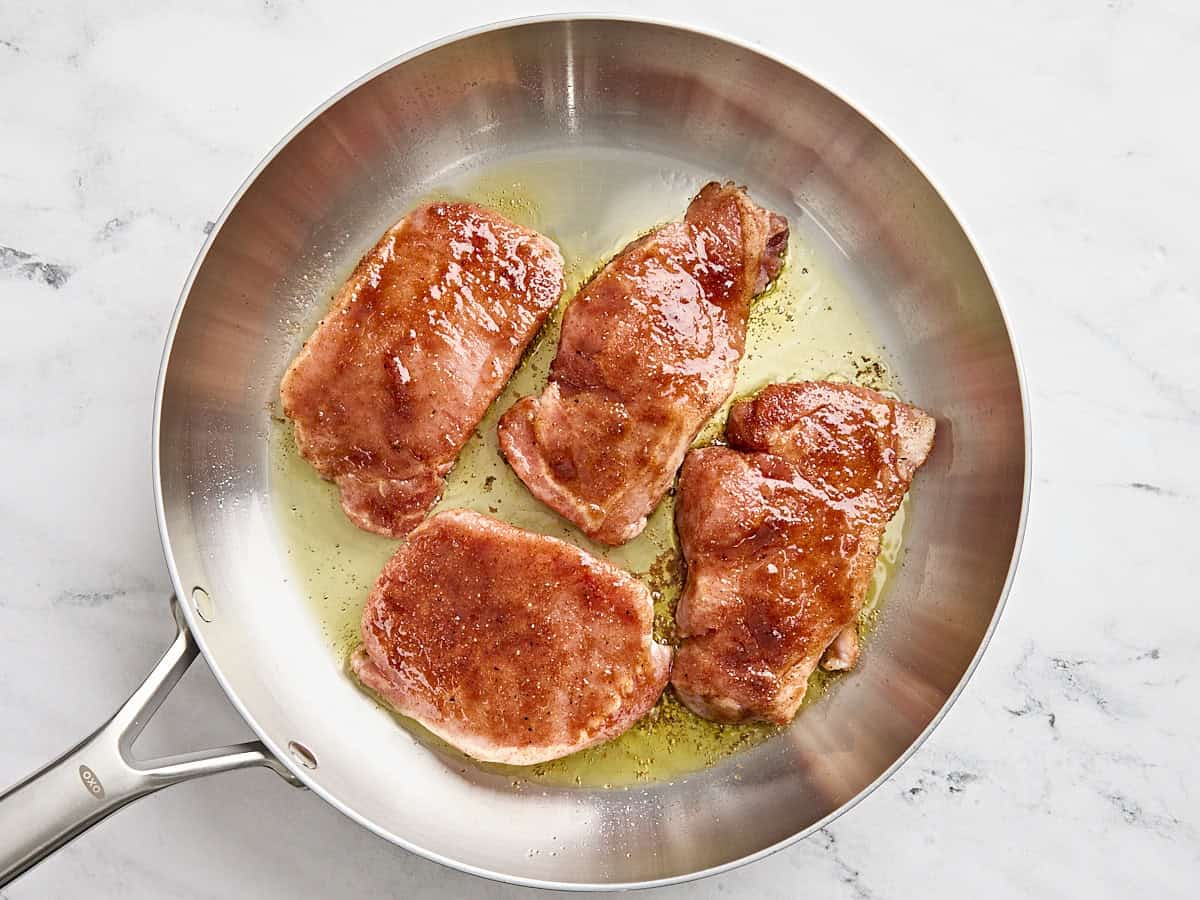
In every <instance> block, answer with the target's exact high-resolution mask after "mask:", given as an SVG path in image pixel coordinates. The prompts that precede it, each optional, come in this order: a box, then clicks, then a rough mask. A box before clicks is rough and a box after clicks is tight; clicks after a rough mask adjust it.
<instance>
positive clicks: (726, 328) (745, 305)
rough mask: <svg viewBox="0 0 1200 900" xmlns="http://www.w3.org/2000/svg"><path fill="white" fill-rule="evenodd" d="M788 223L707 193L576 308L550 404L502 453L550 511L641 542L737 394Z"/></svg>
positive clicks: (544, 402)
mask: <svg viewBox="0 0 1200 900" xmlns="http://www.w3.org/2000/svg"><path fill="white" fill-rule="evenodd" d="M787 239H788V225H787V221H786V220H785V219H783V218H782V217H781V216H778V215H775V214H774V213H770V212H768V211H766V210H764V209H762V208H760V207H759V206H756V205H755V204H754V203H753V202H752V201H751V200H750V198H749V197H748V196H747V195H746V192H745V191H744V190H743V189H742V188H739V187H736V186H734V185H732V184H726V185H724V186H722V185H719V184H717V183H716V182H712V183H711V184H708V185H706V186H705V187H704V188H703V189H702V190H701V191H700V193H699V194H697V195H696V198H695V199H694V200H693V201H692V202H691V205H690V206H689V207H688V210H687V215H686V216H685V217H684V220H683V221H682V222H675V223H672V224H670V225H664V226H663V227H661V228H659V229H657V230H656V231H653V232H651V233H650V234H649V235H647V236H645V237H643V238H641V239H639V240H637V241H634V242H633V243H632V244H630V245H629V246H627V247H626V248H625V249H624V250H622V251H621V252H620V254H618V255H617V256H616V257H615V258H614V259H613V260H612V261H611V262H609V263H608V265H607V266H605V267H604V269H602V270H601V271H600V272H599V273H598V274H597V275H596V276H595V277H594V278H592V280H591V281H589V282H588V283H587V285H585V286H584V288H583V289H582V290H581V291H580V292H579V295H578V296H577V297H576V298H575V299H574V300H573V301H571V305H570V306H569V307H568V308H567V312H566V315H565V316H564V318H563V326H562V336H561V338H560V339H559V344H558V355H557V356H556V357H555V360H554V364H553V366H552V367H551V370H550V381H549V384H548V385H547V386H546V389H545V391H544V392H543V393H542V395H541V396H540V397H525V398H524V399H522V400H520V401H519V402H518V403H517V404H516V405H514V406H513V407H512V409H510V410H509V411H508V412H507V413H505V414H504V417H503V418H502V419H501V420H500V447H501V449H502V451H503V453H504V456H505V457H506V458H507V459H508V462H509V464H510V465H511V466H512V467H513V469H514V470H515V471H516V473H517V475H518V476H520V478H521V480H522V481H524V482H525V484H526V485H528V487H529V489H530V491H532V492H533V494H534V496H536V497H537V498H538V499H539V500H541V501H542V502H543V503H545V504H547V505H548V506H550V507H551V508H552V509H554V510H555V511H556V512H558V513H559V514H560V515H562V516H564V517H565V518H567V519H569V520H570V521H572V522H574V523H575V524H576V525H578V526H579V527H580V528H581V529H582V530H583V531H584V532H585V533H586V534H588V535H589V536H590V537H593V538H595V539H596V540H598V541H602V542H604V543H606V544H621V543H624V542H625V541H628V540H630V539H631V538H633V537H635V536H637V535H638V534H639V533H640V532H641V530H642V529H643V528H644V527H645V525H646V517H647V515H649V513H650V512H651V511H652V510H653V509H654V507H655V505H656V504H657V503H658V501H659V500H661V499H662V496H663V494H664V493H665V492H666V490H667V488H668V487H670V484H671V480H672V479H673V478H674V477H675V471H676V470H677V469H678V468H679V464H680V462H682V461H683V455H684V453H686V452H687V448H688V445H689V444H690V443H691V442H692V441H693V440H694V439H695V437H696V434H697V432H699V430H700V428H701V427H702V426H703V425H704V423H705V422H706V421H707V420H708V419H709V417H710V416H712V414H713V413H714V412H716V410H717V408H718V407H719V406H720V405H721V404H722V403H724V402H725V400H726V399H727V398H728V397H729V394H730V392H731V391H732V390H733V384H734V379H735V377H736V376H737V366H738V362H739V361H740V359H741V356H742V350H743V347H744V345H745V339H746V316H747V314H748V312H749V308H750V301H751V299H752V298H753V297H754V296H755V295H756V294H758V293H760V292H761V291H762V290H763V289H764V288H765V287H766V285H767V283H768V282H769V281H770V280H771V279H772V278H774V277H775V276H776V275H777V274H778V273H779V270H780V267H781V266H782V255H783V253H784V250H785V248H786V246H787Z"/></svg>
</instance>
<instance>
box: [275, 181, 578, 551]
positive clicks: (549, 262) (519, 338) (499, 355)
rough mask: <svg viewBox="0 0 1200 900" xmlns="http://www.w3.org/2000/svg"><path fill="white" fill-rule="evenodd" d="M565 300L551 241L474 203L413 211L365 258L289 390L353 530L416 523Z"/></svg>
mask: <svg viewBox="0 0 1200 900" xmlns="http://www.w3.org/2000/svg"><path fill="white" fill-rule="evenodd" d="M562 289H563V262H562V256H561V254H560V253H559V251H558V248H557V247H556V246H555V245H554V244H553V243H552V242H551V241H549V240H548V239H546V238H545V237H542V236H541V235H540V234H538V233H537V232H535V231H531V230H530V229H528V228H522V227H521V226H519V225H516V224H515V223H513V222H510V221H508V220H507V219H505V218H504V217H503V216H500V215H498V214H497V213H494V212H492V211H491V210H488V209H484V208H482V207H479V206H474V205H472V204H469V203H445V202H439V203H429V204H426V205H424V206H421V207H418V208H417V209H415V210H413V212H411V213H409V214H408V215H407V216H405V217H404V218H403V219H401V220H400V221H399V222H398V223H396V225H394V226H393V227H392V228H391V229H390V230H389V231H388V232H387V233H386V234H385V235H384V236H383V237H382V238H381V239H380V241H379V243H378V244H376V245H375V247H374V248H373V249H372V250H371V251H370V252H369V253H367V255H366V256H364V257H363V258H362V261H361V262H359V264H358V267H357V268H356V269H355V270H354V274H353V275H351V276H350V279H349V281H347V282H346V284H345V285H344V286H343V287H342V289H341V290H340V291H339V292H338V294H337V296H336V297H335V298H334V302H333V307H332V309H330V311H329V314H328V315H327V316H326V317H325V319H324V321H322V322H321V324H320V326H319V327H318V328H317V330H316V331H315V332H314V333H313V335H312V337H310V338H309V339H308V342H307V343H306V344H305V345H304V349H303V350H302V351H301V352H300V354H299V355H298V356H297V357H296V359H295V361H294V362H293V363H292V365H291V367H290V368H289V369H288V371H287V374H286V375H284V377H283V385H282V388H281V390H280V394H281V396H282V398H283V411H284V414H285V415H286V416H287V417H288V418H290V419H292V420H293V421H294V422H295V423H296V444H297V446H298V447H299V449H300V453H301V455H303V456H304V458H305V459H307V460H308V461H309V462H310V463H312V465H313V466H314V467H315V468H316V470H317V471H318V472H320V473H321V475H322V476H324V477H325V478H328V479H331V480H333V481H336V482H337V484H338V487H339V488H341V494H342V508H343V509H344V510H345V512H346V515H347V516H348V517H349V518H350V520H351V521H352V522H354V524H355V525H357V526H358V527H359V528H364V529H366V530H367V531H374V532H377V533H379V534H385V535H389V536H391V537H400V536H402V535H404V534H406V533H407V532H408V531H409V530H410V529H411V528H413V526H415V525H416V524H417V523H418V522H420V521H421V519H422V518H423V517H424V516H425V513H426V511H427V510H428V509H429V507H430V506H432V505H433V503H434V502H435V501H436V500H437V498H438V495H439V494H440V493H441V490H442V485H443V483H444V479H445V476H446V473H447V472H449V471H450V468H451V466H453V464H454V460H455V458H456V457H457V456H458V452H459V450H461V449H462V446H463V444H464V443H466V441H467V439H468V438H469V437H470V436H471V433H472V432H473V431H474V429H475V426H476V425H478V424H479V420H480V419H481V418H483V414H484V413H485V412H486V411H487V408H488V406H489V405H490V404H491V402H492V401H493V400H494V399H495V398H496V395H497V394H499V393H500V391H501V390H502V389H503V387H504V385H505V383H506V382H507V381H508V379H509V376H511V375H512V372H513V369H514V368H515V367H516V365H517V363H518V361H519V360H520V358H521V354H522V353H523V352H524V350H525V347H526V346H527V345H528V344H529V342H530V340H531V339H532V338H533V336H534V335H535V334H537V331H538V329H539V328H541V326H542V323H543V322H544V321H545V319H546V316H547V315H548V314H549V312H550V310H551V309H553V308H554V305H555V304H556V303H557V302H558V300H559V297H560V296H561V294H562Z"/></svg>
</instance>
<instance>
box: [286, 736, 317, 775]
mask: <svg viewBox="0 0 1200 900" xmlns="http://www.w3.org/2000/svg"><path fill="white" fill-rule="evenodd" d="M287 746H288V752H289V753H291V754H292V759H294V760H296V762H298V763H300V765H302V766H304V768H306V769H315V768H316V767H317V758H316V757H315V756H314V755H313V752H312V751H311V750H309V749H308V748H307V747H305V746H304V745H303V744H301V743H300V742H299V741H288V745H287Z"/></svg>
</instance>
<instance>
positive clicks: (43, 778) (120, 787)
mask: <svg viewBox="0 0 1200 900" xmlns="http://www.w3.org/2000/svg"><path fill="white" fill-rule="evenodd" d="M171 612H172V613H173V614H174V616H175V625H176V628H177V629H178V633H177V634H176V636H175V641H174V642H173V643H172V644H171V646H170V648H169V649H168V650H167V652H166V653H165V654H164V655H163V658H162V659H160V660H159V661H158V665H156V666H155V667H154V670H153V671H152V672H151V673H150V674H149V675H148V676H147V677H146V680H145V681H144V682H143V683H142V685H141V686H140V687H139V688H138V689H137V690H136V691H134V692H133V695H132V696H131V697H130V698H129V699H128V700H126V701H125V703H124V704H123V705H122V706H121V708H120V709H119V710H117V712H116V714H115V715H114V716H113V717H112V718H111V719H109V720H108V722H106V723H105V724H104V725H102V726H101V727H100V728H99V729H98V730H97V731H96V732H95V733H94V734H92V735H91V737H88V738H86V739H84V740H83V741H82V742H80V743H79V744H78V745H76V746H75V747H73V748H72V749H70V750H68V751H67V752H66V753H64V754H63V755H62V756H60V757H59V758H58V759H56V760H55V761H54V762H52V763H50V764H49V765H47V766H45V767H43V768H42V769H39V770H38V771H37V772H34V773H33V774H32V775H30V776H29V777H28V778H26V779H25V780H24V781H22V782H21V783H20V784H17V785H14V786H13V787H11V788H9V789H8V790H7V791H5V792H4V793H3V794H0V888H2V887H4V886H5V885H6V884H8V883H9V882H10V881H12V880H13V879H15V878H16V877H17V876H19V875H21V874H22V873H24V872H25V871H27V870H28V869H30V868H32V867H33V866H34V865H36V864H37V863H39V862H41V861H42V860H43V859H45V858H46V857H47V856H49V855H50V854H51V853H53V852H54V851H55V850H58V849H59V848H60V847H62V846H63V845H64V844H66V843H68V842H69V841H71V840H73V839H74V838H76V837H78V836H79V835H80V834H82V833H83V832H85V831H87V829H89V828H91V827H92V826H93V825H95V824H96V823H97V822H99V821H100V820H101V819H104V818H106V817H107V816H109V815H111V814H112V813H114V812H116V811H117V810H118V809H120V808H121V807H122V806H124V805H125V804H127V803H130V802H131V801H133V800H136V799H138V798H139V797H144V796H145V795H146V794H152V793H154V792H155V791H157V790H159V789H160V788H164V787H167V786H169V785H172V784H178V783H179V782H181V781H188V780H189V779H192V778H198V777H200V776H201V775H214V774H216V773H218V772H230V771H232V770H234V769H245V768H249V767H250V766H267V767H269V768H271V769H274V770H275V772H277V773H278V774H279V775H281V776H282V777H283V778H285V779H287V780H288V782H290V783H291V784H293V785H296V786H300V782H299V780H298V779H297V778H296V776H295V775H293V774H292V773H291V772H290V771H288V769H287V768H286V767H285V766H284V765H283V764H282V763H280V762H279V761H278V760H277V759H276V758H275V757H274V756H272V755H271V753H270V751H268V750H267V748H266V747H265V746H264V745H263V743H262V742H261V741H249V742H247V743H244V744H235V745H233V746H230V747H217V748H213V749H211V750H201V751H199V752H196V753H184V754H181V755H178V756H171V757H167V758H164V759H155V760H146V761H139V760H135V759H134V758H133V755H132V752H131V751H132V747H133V743H134V741H136V740H137V738H138V735H140V734H141V733H142V730H143V729H144V728H145V727H146V725H147V723H148V722H149V721H150V719H151V717H153V715H154V713H155V712H156V711H157V710H158V708H159V707H160V706H161V705H162V702H163V701H164V700H165V699H166V698H167V695H168V694H170V693H171V689H172V688H174V687H175V684H176V683H177V682H178V681H179V679H180V677H181V676H182V675H183V673H184V672H185V671H187V668H188V666H189V665H190V664H191V662H192V660H193V659H195V658H196V655H197V653H198V649H197V647H196V642H195V641H194V640H193V639H192V635H191V632H189V631H188V627H187V623H186V622H185V621H184V619H183V614H182V612H181V611H180V609H179V602H178V600H176V599H175V598H174V597H172V598H171Z"/></svg>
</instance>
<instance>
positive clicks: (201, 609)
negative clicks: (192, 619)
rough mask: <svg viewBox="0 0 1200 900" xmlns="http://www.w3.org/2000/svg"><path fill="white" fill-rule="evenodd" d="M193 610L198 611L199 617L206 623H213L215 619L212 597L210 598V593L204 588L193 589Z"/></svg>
mask: <svg viewBox="0 0 1200 900" xmlns="http://www.w3.org/2000/svg"><path fill="white" fill-rule="evenodd" d="M192 609H194V610H196V615H198V616H199V617H200V618H201V619H203V620H204V621H205V622H211V621H212V620H213V618H214V615H213V613H214V610H213V602H212V597H210V596H208V591H206V590H205V589H204V588H202V587H194V588H192Z"/></svg>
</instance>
